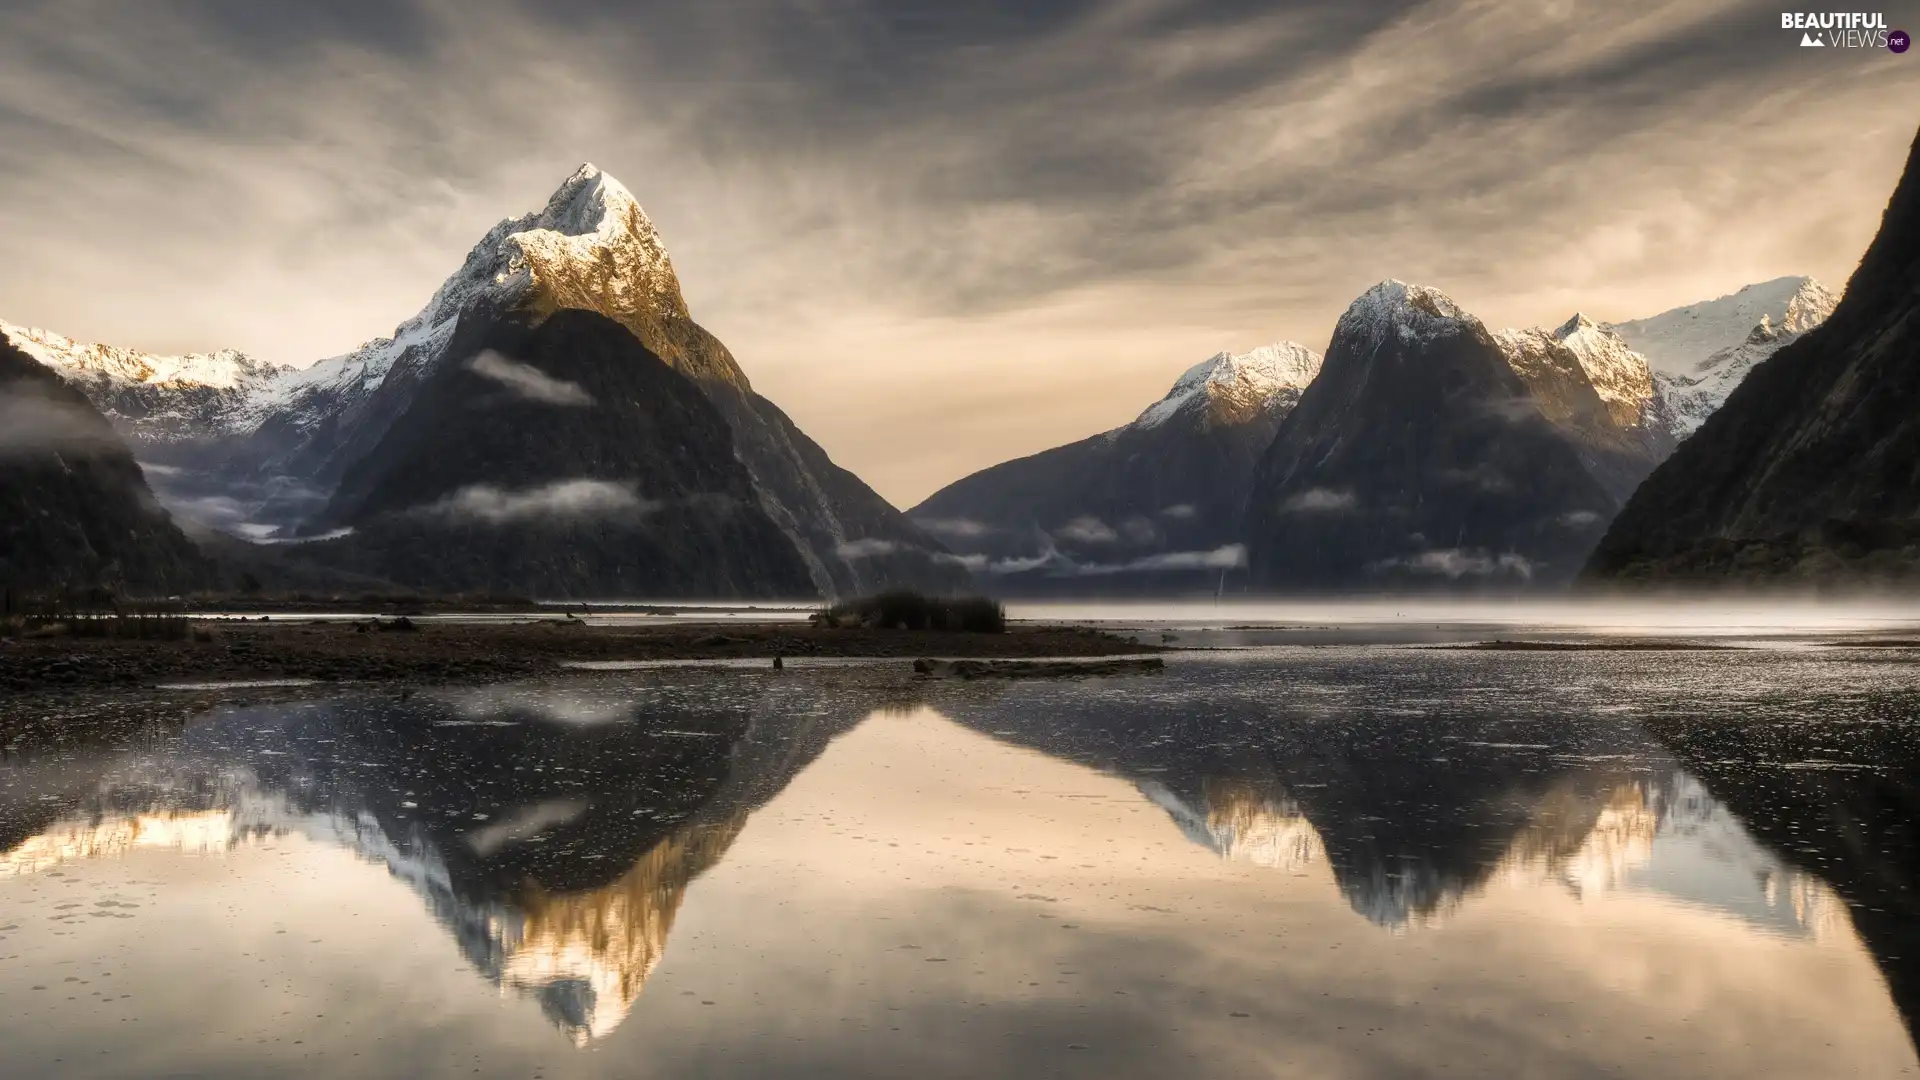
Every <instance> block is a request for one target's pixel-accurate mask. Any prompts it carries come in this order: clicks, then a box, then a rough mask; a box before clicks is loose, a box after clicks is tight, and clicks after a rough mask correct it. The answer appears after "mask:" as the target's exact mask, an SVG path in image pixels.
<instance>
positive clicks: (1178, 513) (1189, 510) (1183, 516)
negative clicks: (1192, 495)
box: [1160, 503, 1199, 521]
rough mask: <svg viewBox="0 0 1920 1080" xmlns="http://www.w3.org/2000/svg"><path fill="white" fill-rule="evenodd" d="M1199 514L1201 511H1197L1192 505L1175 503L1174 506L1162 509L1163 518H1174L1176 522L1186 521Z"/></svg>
mask: <svg viewBox="0 0 1920 1080" xmlns="http://www.w3.org/2000/svg"><path fill="white" fill-rule="evenodd" d="M1197 513H1199V510H1197V509H1195V508H1194V505H1193V504H1192V503H1174V504H1173V505H1172V506H1166V507H1162V508H1161V509H1160V516H1161V517H1165V518H1173V519H1174V520H1175V521H1186V520H1187V519H1189V518H1191V517H1193V516H1194V515H1195V514H1197Z"/></svg>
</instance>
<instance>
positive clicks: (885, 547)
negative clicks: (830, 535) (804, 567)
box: [833, 537, 900, 559]
mask: <svg viewBox="0 0 1920 1080" xmlns="http://www.w3.org/2000/svg"><path fill="white" fill-rule="evenodd" d="M833 550H834V553H835V554H837V555H839V556H840V557H841V558H843V559H870V558H873V557H874V556H877V555H891V554H893V553H894V552H896V551H899V550H900V545H899V544H896V543H894V542H893V541H891V540H880V539H877V538H873V537H869V538H867V539H863V540H849V541H847V542H846V543H844V544H841V545H840V546H839V547H837V548H834V549H833Z"/></svg>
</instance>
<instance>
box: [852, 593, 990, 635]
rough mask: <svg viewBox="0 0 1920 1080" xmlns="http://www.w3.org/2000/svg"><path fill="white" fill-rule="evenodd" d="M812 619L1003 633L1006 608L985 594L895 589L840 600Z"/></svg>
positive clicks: (892, 627) (889, 627) (884, 626)
mask: <svg viewBox="0 0 1920 1080" xmlns="http://www.w3.org/2000/svg"><path fill="white" fill-rule="evenodd" d="M815 620H816V621H817V622H819V623H821V624H822V625H826V626H873V627H878V628H880V629H883V630H943V631H949V632H954V633H959V632H966V633H974V634H1002V633H1005V632H1006V629H1007V609H1006V607H1005V606H1004V605H1002V604H1001V603H1000V602H999V601H998V600H994V599H991V598H989V597H985V596H956V597H934V596H927V595H924V594H922V593H916V592H908V591H905V590H895V591H890V592H883V593H879V594H878V595H875V596H863V597H860V598H858V599H855V600H843V601H841V602H839V603H837V604H834V605H832V606H831V607H829V608H827V609H826V610H825V611H823V612H821V613H820V614H819V615H817V616H816V617H815Z"/></svg>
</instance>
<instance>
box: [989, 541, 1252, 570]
mask: <svg viewBox="0 0 1920 1080" xmlns="http://www.w3.org/2000/svg"><path fill="white" fill-rule="evenodd" d="M1246 565H1247V548H1246V545H1245V544H1228V545H1226V546H1225V547H1219V548H1214V549H1213V550H1211V551H1163V552H1161V553H1159V554H1157V555H1143V556H1141V557H1140V558H1137V559H1128V560H1126V561H1125V562H1111V563H1083V562H1080V561H1078V560H1076V559H1073V558H1071V557H1070V556H1067V555H1064V554H1061V553H1060V552H1058V551H1047V552H1044V553H1042V554H1040V555H1036V556H1033V557H1031V558H1016V559H996V560H994V561H992V562H987V561H986V560H984V559H982V560H981V563H980V565H977V566H970V567H969V568H970V569H974V570H976V571H977V572H979V571H983V572H985V573H988V574H1002V575H1004V574H1024V573H1030V572H1032V571H1035V570H1044V571H1045V572H1046V576H1047V577H1053V578H1074V577H1109V576H1112V575H1114V574H1146V573H1153V572H1155V571H1173V570H1239V569H1243V568H1245V567H1246Z"/></svg>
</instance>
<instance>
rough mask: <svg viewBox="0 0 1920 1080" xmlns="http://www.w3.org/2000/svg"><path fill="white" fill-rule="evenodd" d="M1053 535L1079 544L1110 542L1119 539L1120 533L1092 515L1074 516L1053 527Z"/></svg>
mask: <svg viewBox="0 0 1920 1080" xmlns="http://www.w3.org/2000/svg"><path fill="white" fill-rule="evenodd" d="M1054 535H1055V536H1061V537H1065V538H1066V539H1068V540H1072V541H1075V542H1077V543H1081V544H1111V543H1113V542H1114V541H1115V540H1118V539H1120V534H1119V533H1116V532H1114V531H1113V529H1111V528H1110V527H1108V525H1107V523H1106V522H1104V521H1101V520H1100V519H1099V518H1097V517H1092V516H1082V517H1077V518H1074V519H1073V520H1072V521H1069V522H1067V523H1066V524H1065V525H1062V526H1060V527H1059V528H1058V529H1055V530H1054Z"/></svg>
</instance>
